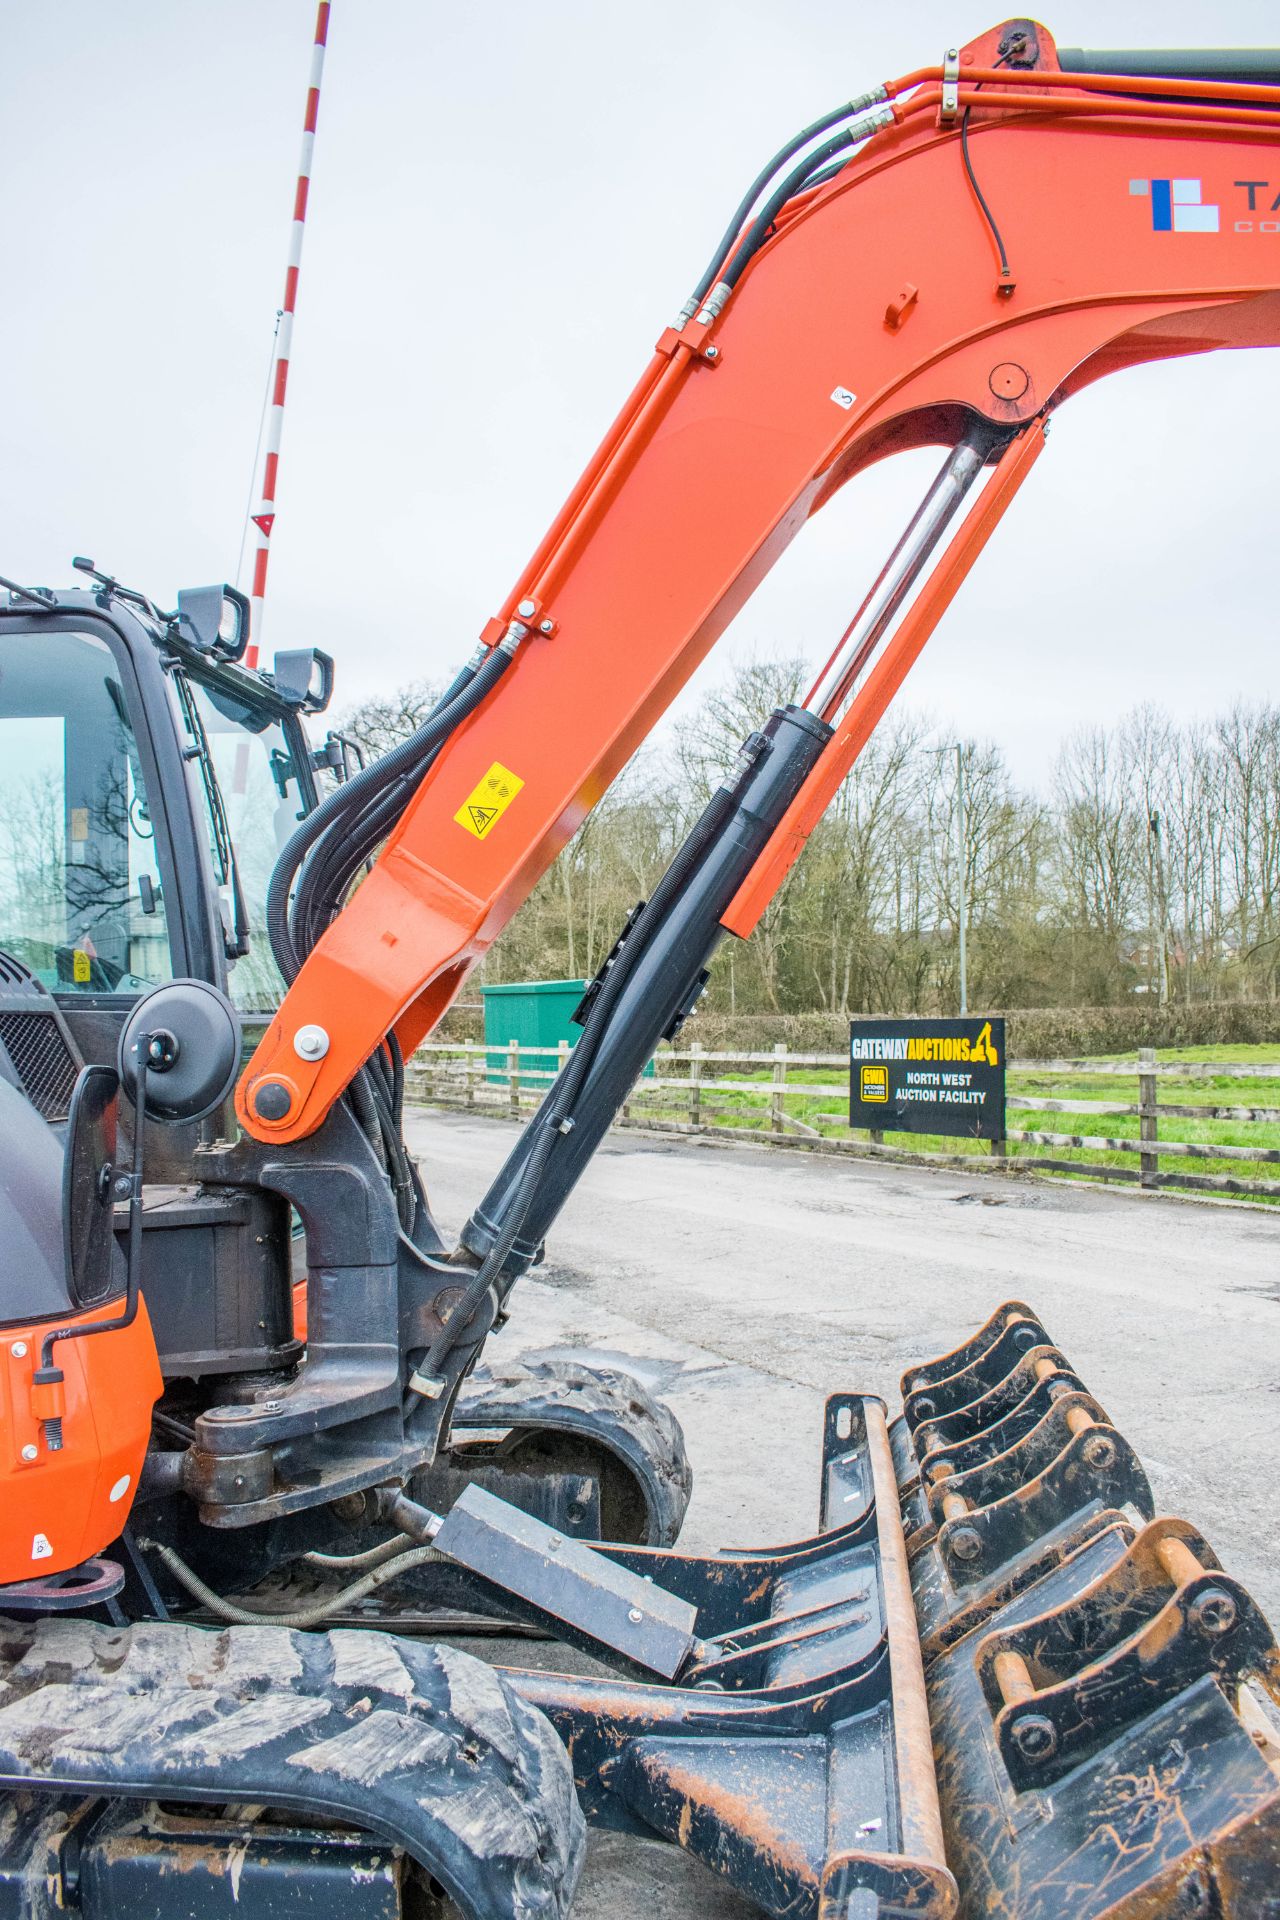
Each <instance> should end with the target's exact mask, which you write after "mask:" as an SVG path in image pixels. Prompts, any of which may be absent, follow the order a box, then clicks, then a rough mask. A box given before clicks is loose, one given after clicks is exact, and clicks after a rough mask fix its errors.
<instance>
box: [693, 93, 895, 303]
mask: <svg viewBox="0 0 1280 1920" xmlns="http://www.w3.org/2000/svg"><path fill="white" fill-rule="evenodd" d="M860 137H861V135H860V134H859V133H858V132H857V131H854V130H850V129H848V128H846V129H845V130H844V131H843V132H841V133H838V134H837V135H836V136H835V137H834V139H831V140H827V141H824V143H823V144H822V146H820V147H818V148H816V149H815V150H814V152H812V153H807V154H806V155H805V157H804V159H803V160H802V161H801V162H800V165H799V166H798V167H796V168H794V169H793V171H792V172H790V173H789V174H788V175H787V177H786V179H785V180H784V181H783V182H782V184H781V186H779V187H775V188H774V190H773V192H772V193H771V194H770V195H769V198H768V199H767V200H766V201H765V203H764V205H763V206H762V207H761V209H760V211H759V213H758V214H757V215H756V217H755V219H754V220H753V221H752V223H751V225H750V226H749V227H748V229H747V232H746V234H745V235H744V237H743V239H742V241H741V243H740V245H739V246H738V249H737V251H736V252H735V254H734V256H733V258H732V259H731V260H730V262H729V264H728V266H727V267H726V268H725V269H724V273H723V282H724V285H725V286H726V287H727V288H729V289H730V290H732V289H733V288H734V287H736V286H737V284H738V281H739V280H740V279H741V277H742V274H743V272H744V271H745V269H746V265H747V262H748V261H749V260H750V259H751V257H752V255H753V254H756V253H758V252H759V250H760V248H761V247H762V246H763V245H764V242H765V239H766V237H767V235H768V232H769V229H770V227H771V226H772V225H773V223H774V221H775V220H776V219H777V217H778V215H779V214H780V213H781V211H782V209H783V207H784V206H785V205H786V203H787V201H788V200H790V199H792V198H793V196H794V195H795V194H797V193H802V192H803V191H804V189H805V188H806V187H808V186H811V185H812V184H813V183H814V180H815V179H816V178H817V176H819V175H820V174H821V173H822V171H823V169H824V168H825V167H826V166H827V163H828V162H829V161H831V160H834V158H835V156H836V155H837V154H838V153H843V152H845V151H846V149H848V148H849V147H853V146H856V145H857V143H858V140H859V138H860Z"/></svg>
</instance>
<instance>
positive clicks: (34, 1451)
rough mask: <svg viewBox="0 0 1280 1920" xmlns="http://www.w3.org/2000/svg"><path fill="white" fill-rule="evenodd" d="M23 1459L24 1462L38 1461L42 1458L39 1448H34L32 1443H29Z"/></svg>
mask: <svg viewBox="0 0 1280 1920" xmlns="http://www.w3.org/2000/svg"><path fill="white" fill-rule="evenodd" d="M22 1457H23V1459H24V1460H38V1459H39V1458H40V1449H39V1447H33V1446H32V1444H31V1442H30V1441H28V1442H27V1444H26V1446H25V1447H24V1448H23V1449H22Z"/></svg>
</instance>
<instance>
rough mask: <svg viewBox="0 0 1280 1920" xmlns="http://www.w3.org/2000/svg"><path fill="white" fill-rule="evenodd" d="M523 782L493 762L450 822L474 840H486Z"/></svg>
mask: <svg viewBox="0 0 1280 1920" xmlns="http://www.w3.org/2000/svg"><path fill="white" fill-rule="evenodd" d="M523 785H524V781H523V780H521V779H520V778H519V776H518V775H517V774H514V773H512V771H511V769H510V767H504V766H503V765H502V762H501V761H500V760H495V761H494V763H493V765H492V766H491V767H490V769H489V771H488V773H486V774H485V776H484V779H483V780H481V781H480V783H479V785H478V786H476V787H475V788H473V790H472V791H471V792H470V793H469V794H468V795H467V797H466V799H465V800H464V801H463V803H462V805H461V806H460V807H459V808H458V811H457V812H456V813H455V814H454V816H453V817H454V819H455V820H456V821H457V823H458V825H459V826H460V827H465V828H466V830H467V832H468V833H473V834H474V835H475V837H476V839H477V840H486V839H488V837H489V834H490V832H491V831H492V829H493V827H494V825H495V823H496V822H497V821H499V820H501V818H502V816H503V814H504V813H505V812H506V810H507V808H508V807H509V806H510V805H511V802H512V801H513V800H514V799H515V797H516V795H517V794H518V793H519V791H520V789H521V787H522V786H523Z"/></svg>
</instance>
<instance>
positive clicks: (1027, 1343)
mask: <svg viewBox="0 0 1280 1920" xmlns="http://www.w3.org/2000/svg"><path fill="white" fill-rule="evenodd" d="M1039 1339H1040V1335H1039V1334H1038V1333H1037V1332H1036V1330H1035V1328H1034V1327H1027V1326H1022V1327H1016V1328H1015V1329H1014V1335H1013V1344H1014V1346H1015V1347H1021V1348H1022V1350H1023V1352H1024V1353H1025V1351H1026V1349H1027V1348H1028V1347H1034V1346H1036V1345H1037V1344H1038V1342H1039Z"/></svg>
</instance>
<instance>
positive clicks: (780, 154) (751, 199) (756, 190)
mask: <svg viewBox="0 0 1280 1920" xmlns="http://www.w3.org/2000/svg"><path fill="white" fill-rule="evenodd" d="M885 98H886V95H885V90H884V88H883V87H874V88H872V90H871V91H870V92H869V93H864V94H860V95H859V96H858V97H857V98H856V99H854V100H845V101H843V102H842V103H841V104H840V106H838V107H833V108H832V110H831V112H830V113H824V114H823V116H822V118H821V119H820V120H815V121H814V122H813V123H812V125H811V126H807V127H805V129H804V130H803V132H801V133H797V134H796V135H795V136H794V138H793V139H791V140H788V141H787V144H786V145H785V146H784V147H779V149H778V151H777V152H776V153H775V154H774V156H773V158H772V160H770V162H769V164H768V165H767V166H766V167H763V168H762V169H761V171H760V172H759V173H758V174H757V175H756V177H755V179H754V180H753V181H752V182H751V185H750V186H749V187H748V188H747V191H746V192H745V193H744V194H743V196H742V199H741V200H740V201H739V202H738V205H737V207H736V208H735V209H734V214H733V218H732V220H730V222H729V224H728V226H727V227H726V228H725V230H724V233H723V235H722V236H721V240H720V244H719V246H718V247H717V248H716V250H715V252H714V253H713V254H712V256H711V261H710V264H709V265H708V267H707V269H706V271H705V273H704V274H703V276H702V278H701V279H700V280H699V282H698V284H697V286H696V287H695V288H694V291H693V293H692V294H691V295H690V298H689V309H690V311H689V315H688V317H689V318H690V319H691V318H692V317H693V313H694V312H696V311H697V309H698V308H699V307H700V306H701V305H702V303H703V301H704V300H705V299H706V297H707V295H708V294H709V293H710V291H711V289H712V287H713V286H714V285H715V283H716V279H717V276H718V275H719V272H720V269H721V267H722V266H723V265H724V263H725V261H726V259H727V258H728V256H729V249H730V248H731V247H732V245H733V243H734V241H735V240H736V239H737V237H738V235H739V234H740V233H741V232H742V229H743V227H744V225H745V224H746V222H747V221H748V219H750V217H751V211H752V209H753V207H754V206H755V204H756V201H757V200H758V199H759V197H760V195H761V194H762V193H763V192H764V190H765V188H766V187H767V186H768V185H769V182H770V181H771V180H772V179H774V177H775V176H776V175H777V174H778V173H780V172H781V170H782V168H783V167H785V166H786V164H787V161H788V160H790V159H792V158H793V157H794V156H795V155H796V154H797V153H799V152H800V150H801V148H802V147H807V146H808V144H809V142H810V141H811V140H816V139H817V138H818V136H819V134H823V133H826V132H827V130H828V128H830V127H835V126H839V124H840V122H841V121H842V120H851V119H853V117H854V116H855V114H859V113H861V112H862V111H863V110H864V109H865V108H866V107H870V106H874V105H875V104H876V103H877V102H878V101H881V100H883V99H885Z"/></svg>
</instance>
